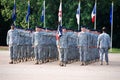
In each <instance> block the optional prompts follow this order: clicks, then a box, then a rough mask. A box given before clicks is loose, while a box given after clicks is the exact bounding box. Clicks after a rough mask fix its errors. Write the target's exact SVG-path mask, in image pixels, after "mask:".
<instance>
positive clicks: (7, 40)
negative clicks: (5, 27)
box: [6, 33, 9, 45]
mask: <svg viewBox="0 0 120 80" xmlns="http://www.w3.org/2000/svg"><path fill="white" fill-rule="evenodd" d="M6 43H7V45H9V34H8V33H7V38H6Z"/></svg>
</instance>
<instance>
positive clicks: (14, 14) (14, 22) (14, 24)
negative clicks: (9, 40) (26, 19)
mask: <svg viewBox="0 0 120 80" xmlns="http://www.w3.org/2000/svg"><path fill="white" fill-rule="evenodd" d="M15 2H16V1H15V0H14V6H15V7H16V5H15ZM15 11H16V10H15ZM14 13H15V14H14V15H16V12H14ZM13 23H14V25H16V22H15V20H14V21H13Z"/></svg>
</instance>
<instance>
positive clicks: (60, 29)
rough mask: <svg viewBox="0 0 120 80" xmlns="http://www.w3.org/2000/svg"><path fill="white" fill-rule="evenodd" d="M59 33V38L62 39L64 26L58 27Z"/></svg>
mask: <svg viewBox="0 0 120 80" xmlns="http://www.w3.org/2000/svg"><path fill="white" fill-rule="evenodd" d="M57 33H58V37H61V36H62V26H61V25H59V26H58V31H57Z"/></svg>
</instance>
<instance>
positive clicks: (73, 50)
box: [7, 25, 99, 66]
mask: <svg viewBox="0 0 120 80" xmlns="http://www.w3.org/2000/svg"><path fill="white" fill-rule="evenodd" d="M83 29H84V30H85V32H82V31H81V32H74V31H71V30H69V31H66V32H65V33H64V31H63V33H62V36H61V37H60V39H59V40H58V43H57V42H56V41H57V40H56V36H57V35H58V34H57V31H50V30H43V29H42V28H40V27H36V29H35V31H30V30H22V29H14V26H13V25H12V26H11V29H10V30H9V31H8V33H7V44H8V45H9V49H10V58H11V62H10V63H18V62H23V61H28V60H35V64H39V63H40V64H41V63H44V62H49V61H55V60H58V59H59V61H60V66H63V65H64V64H65V65H66V64H67V63H70V62H73V61H78V60H80V61H81V62H82V65H83V64H85V65H86V64H88V63H91V62H92V61H95V60H98V59H99V52H98V49H97V47H96V46H97V37H98V35H99V33H98V32H96V31H89V30H88V29H85V28H83ZM81 30H82V28H81ZM64 34H65V37H66V39H65V37H64ZM62 48H65V49H62ZM64 50H65V51H64Z"/></svg>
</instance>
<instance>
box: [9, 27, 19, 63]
mask: <svg viewBox="0 0 120 80" xmlns="http://www.w3.org/2000/svg"><path fill="white" fill-rule="evenodd" d="M17 37H18V31H17V30H16V29H15V26H14V25H11V29H10V30H9V31H8V33H7V45H9V51H10V59H11V61H10V62H9V64H13V63H14V62H15V61H16V60H17V43H18V38H17Z"/></svg>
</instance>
